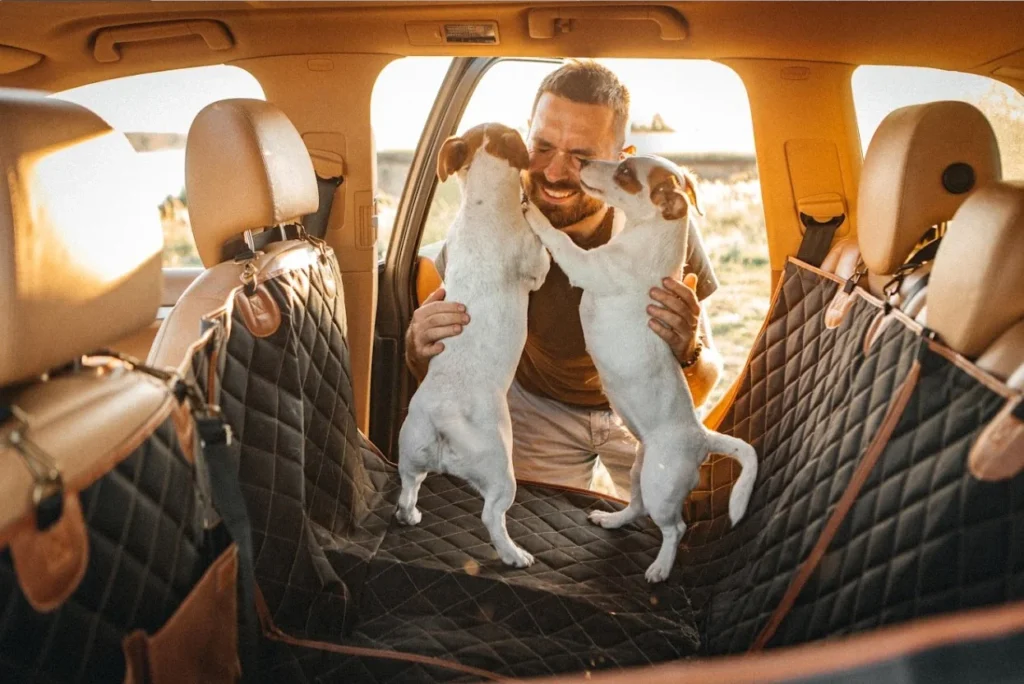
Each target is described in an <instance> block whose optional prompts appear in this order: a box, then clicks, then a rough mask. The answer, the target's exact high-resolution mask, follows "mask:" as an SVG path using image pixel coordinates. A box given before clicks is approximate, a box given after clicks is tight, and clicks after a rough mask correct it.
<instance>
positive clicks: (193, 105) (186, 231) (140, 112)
mask: <svg viewBox="0 0 1024 684" xmlns="http://www.w3.org/2000/svg"><path fill="white" fill-rule="evenodd" d="M52 97H56V98H60V99H62V100H68V101H70V102H75V103H77V104H80V105H82V106H84V107H88V108H89V109H91V110H92V111H94V112H96V113H97V114H99V115H100V116H101V117H103V119H105V120H106V121H107V123H109V124H110V125H111V126H112V127H113V128H114V129H116V130H118V131H121V132H122V133H124V134H125V135H126V136H127V137H128V139H129V141H131V143H132V145H133V146H134V147H135V149H136V150H137V151H138V152H139V153H140V162H141V164H140V165H141V168H142V173H143V179H142V180H143V187H144V192H146V193H147V194H148V196H149V197H150V199H151V201H152V203H153V211H157V212H159V214H160V222H161V224H162V225H163V230H164V254H163V265H164V267H165V268H183V267H201V266H202V262H201V261H200V259H199V254H198V253H197V252H196V246H195V242H194V241H193V239H192V227H191V224H190V223H189V218H188V197H187V196H186V193H185V137H186V135H187V134H188V129H189V126H191V125H192V120H193V119H194V118H195V116H196V114H198V113H199V111H200V110H201V109H202V108H203V107H205V106H207V105H208V104H211V103H213V102H216V101H217V100H223V99H227V98H243V97H244V98H251V99H260V100H263V99H266V98H265V96H264V93H263V88H261V87H260V84H259V81H257V80H256V78H255V77H254V76H253V75H252V74H250V73H249V72H247V71H245V70H243V69H240V68H238V67H233V66H224V65H215V66H204V67H194V68H189V69H176V70H173V71H162V72H159V73H154V74H139V75H136V76H127V77H124V78H117V79H112V80H109V81H102V82H99V83H92V84H89V85H86V86H82V87H79V88H74V89H72V90H65V91H63V92H59V93H55V94H53V95H52Z"/></svg>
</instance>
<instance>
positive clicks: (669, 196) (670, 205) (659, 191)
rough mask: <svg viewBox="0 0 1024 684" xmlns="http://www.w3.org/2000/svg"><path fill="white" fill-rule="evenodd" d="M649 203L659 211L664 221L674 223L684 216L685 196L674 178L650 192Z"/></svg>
mask: <svg viewBox="0 0 1024 684" xmlns="http://www.w3.org/2000/svg"><path fill="white" fill-rule="evenodd" d="M651 202H653V203H654V206H656V207H658V209H660V210H661V216H662V218H664V219H665V220H666V221H675V220H676V219H681V218H682V217H684V216H686V209H687V207H686V195H684V194H683V189H682V188H681V187H679V185H678V184H677V181H676V180H675V178H674V177H673V178H672V180H671V181H665V182H664V183H661V184H659V185H658V187H656V188H654V190H652V191H651Z"/></svg>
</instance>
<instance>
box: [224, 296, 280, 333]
mask: <svg viewBox="0 0 1024 684" xmlns="http://www.w3.org/2000/svg"><path fill="white" fill-rule="evenodd" d="M235 306H236V307H238V311H239V313H241V314H242V320H243V321H245V327H246V328H248V329H249V332H251V333H252V334H253V335H255V336H256V337H270V336H271V335H273V334H274V333H275V332H277V329H278V328H279V327H281V309H280V308H279V307H278V306H277V302H275V301H274V298H273V297H272V296H271V295H270V291H269V290H267V287H266V285H257V286H256V291H255V292H253V293H252V294H247V293H246V291H245V288H242V289H240V290H239V291H238V292H237V293H236V294H235Z"/></svg>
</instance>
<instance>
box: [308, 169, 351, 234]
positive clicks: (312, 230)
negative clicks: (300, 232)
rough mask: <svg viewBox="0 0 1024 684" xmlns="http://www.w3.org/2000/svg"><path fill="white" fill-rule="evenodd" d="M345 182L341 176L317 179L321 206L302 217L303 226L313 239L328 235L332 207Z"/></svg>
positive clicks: (318, 177)
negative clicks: (336, 194)
mask: <svg viewBox="0 0 1024 684" xmlns="http://www.w3.org/2000/svg"><path fill="white" fill-rule="evenodd" d="M344 180H345V179H344V178H342V177H341V176H335V177H333V178H321V177H320V176H317V177H316V189H317V194H318V195H319V196H320V204H319V205H318V206H317V210H316V211H315V212H313V213H312V214H306V215H305V216H303V217H302V225H304V226H305V227H306V230H307V231H308V232H309V234H310V235H312V236H313V237H317V238H322V237H323V236H324V235H326V234H327V224H328V223H329V222H330V218H331V207H332V206H333V205H334V193H335V191H336V190H337V189H338V187H339V186H340V185H341V184H342V183H343V182H344Z"/></svg>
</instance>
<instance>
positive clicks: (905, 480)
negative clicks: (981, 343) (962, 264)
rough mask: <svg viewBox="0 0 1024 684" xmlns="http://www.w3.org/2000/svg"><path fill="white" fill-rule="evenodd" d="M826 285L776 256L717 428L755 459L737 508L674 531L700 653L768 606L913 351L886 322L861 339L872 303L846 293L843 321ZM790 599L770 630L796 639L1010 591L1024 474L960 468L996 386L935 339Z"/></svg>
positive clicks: (1018, 557)
mask: <svg viewBox="0 0 1024 684" xmlns="http://www.w3.org/2000/svg"><path fill="white" fill-rule="evenodd" d="M838 288H839V284H838V283H837V282H835V281H834V280H831V279H829V278H827V277H824V276H822V275H820V274H818V273H816V272H814V271H812V270H810V269H805V268H803V267H801V266H799V265H797V264H795V263H790V264H788V265H787V267H786V271H785V273H784V275H783V281H782V283H781V290H780V291H779V297H778V298H777V299H776V301H775V303H774V305H773V307H772V310H771V311H770V312H769V317H768V320H769V323H768V325H767V327H766V330H765V331H764V333H763V334H762V335H761V336H760V337H759V339H758V340H757V342H756V343H755V345H754V349H753V351H752V353H751V359H750V362H749V364H748V367H747V369H746V371H745V373H746V375H745V377H744V380H743V383H742V386H741V388H740V390H739V392H738V393H737V396H736V398H735V401H734V403H733V405H732V407H731V408H730V410H729V411H728V413H727V414H726V416H725V417H724V420H723V422H722V424H721V425H720V427H719V429H720V430H722V431H723V432H726V433H729V434H733V435H735V436H737V437H740V438H742V439H745V440H747V441H749V442H750V443H751V444H753V445H754V446H755V448H756V449H757V452H758V454H759V455H760V458H761V461H760V467H759V471H758V478H757V483H756V485H755V487H754V493H753V497H752V499H751V503H750V506H749V508H748V511H747V516H746V518H745V519H744V520H742V521H741V522H740V524H739V525H738V526H737V528H736V529H734V530H731V531H729V532H727V533H724V534H722V532H721V531H720V530H719V529H714V528H722V527H723V523H725V522H726V521H723V520H720V519H719V520H711V521H702V522H700V523H698V524H696V525H695V526H694V529H693V530H692V531H691V533H690V534H689V535H688V537H687V539H686V540H685V544H686V546H685V548H684V549H683V551H682V553H681V554H680V556H681V560H680V563H681V566H682V568H683V572H684V585H685V586H686V587H687V588H688V589H689V590H690V591H691V597H692V600H693V602H694V607H695V609H696V610H697V612H698V616H699V627H700V632H701V636H702V641H703V644H702V645H703V649H704V650H705V652H706V653H708V654H721V653H729V652H740V651H744V650H746V649H747V648H749V647H750V646H751V645H752V643H753V642H754V640H755V638H756V636H757V635H758V633H759V632H760V631H761V630H762V629H763V628H764V626H765V624H766V623H767V621H768V618H769V616H770V615H771V613H772V611H773V610H774V609H775V608H776V606H778V604H779V602H780V600H781V599H782V597H783V595H784V593H785V591H786V589H787V587H788V586H789V584H790V582H791V581H792V579H793V577H794V575H795V574H796V571H797V570H798V568H799V566H800V564H801V563H802V562H803V561H804V559H806V558H807V556H808V555H809V553H810V551H811V549H812V547H813V546H814V544H815V542H816V541H817V539H818V537H819V535H820V533H821V530H822V528H823V526H824V524H825V522H826V521H827V520H828V518H829V516H830V515H831V513H832V511H833V510H834V508H835V504H836V503H837V501H838V500H839V498H840V497H841V496H842V494H843V492H844V491H845V489H846V487H847V485H848V484H849V482H850V477H851V475H852V473H853V471H854V469H855V468H856V466H857V464H858V463H859V462H860V460H861V458H862V457H863V455H864V453H865V451H866V449H867V446H868V444H869V443H870V441H871V440H872V438H873V437H874V435H875V433H876V431H877V430H878V427H879V425H880V423H881V421H882V419H883V417H884V415H885V413H886V411H887V410H888V409H889V405H890V402H892V400H893V397H894V395H895V393H896V389H897V387H898V386H899V385H900V383H902V381H903V380H904V379H905V378H906V377H907V374H908V372H909V370H910V367H911V365H912V363H913V361H914V359H915V358H916V357H917V356H918V355H919V354H921V353H922V351H921V350H922V348H923V347H925V343H924V341H923V339H922V338H921V336H920V335H919V334H917V333H916V332H914V331H912V330H911V329H909V328H908V327H906V326H905V325H903V324H901V323H900V322H899V321H890V323H889V324H888V325H887V326H886V327H884V328H883V329H882V332H881V334H880V337H879V339H877V340H876V341H875V342H874V344H872V345H871V347H870V348H869V349H868V350H867V351H865V350H864V338H865V335H866V333H867V332H868V327H869V326H870V325H871V323H872V321H873V320H874V319H875V318H876V317H877V316H878V315H879V311H880V309H879V307H877V306H876V305H874V304H873V303H872V302H869V301H867V300H866V299H862V298H858V299H857V300H856V301H855V304H854V305H853V307H852V309H851V310H850V311H849V313H848V314H847V316H846V318H845V319H844V321H843V323H842V325H841V326H840V327H838V328H836V329H827V328H826V327H825V325H824V310H825V308H826V307H827V305H828V303H829V302H830V301H831V299H832V297H833V296H834V294H835V293H836V291H837V289H838ZM923 358H925V359H927V362H926V364H925V367H924V369H925V372H923V374H922V377H921V380H920V381H919V383H918V386H917V388H916V389H915V391H914V393H913V395H912V396H911V399H910V403H909V405H908V406H907V407H906V409H905V410H904V412H903V414H902V418H901V419H900V422H899V423H898V425H897V428H896V430H895V432H894V434H893V436H892V438H891V440H890V442H889V443H888V446H887V448H886V450H885V452H884V453H883V455H882V457H881V460H880V461H879V463H878V464H877V465H876V467H875V470H874V471H872V476H871V479H870V480H869V481H868V485H867V486H866V487H865V488H864V490H863V491H862V492H861V494H860V497H859V499H858V501H857V503H856V505H855V507H854V509H853V510H852V511H851V513H850V515H849V516H848V518H847V519H846V522H845V523H844V525H843V528H842V529H841V530H840V534H839V535H838V536H837V538H836V539H834V540H833V542H832V546H831V547H830V549H832V551H830V552H829V554H827V555H826V557H825V559H824V560H823V562H822V563H821V565H820V567H819V569H818V572H817V573H816V574H815V575H814V577H813V579H812V582H811V583H810V584H809V585H808V586H807V587H806V588H805V589H804V591H803V593H802V594H801V595H800V600H799V601H798V606H797V608H796V609H795V610H794V611H793V612H792V613H791V614H790V615H789V617H788V618H787V619H786V621H785V622H784V624H783V629H781V630H780V631H779V633H777V634H776V637H775V639H774V640H773V641H772V642H770V643H771V645H778V644H783V643H800V642H803V641H807V640H809V639H814V638H822V637H826V636H832V635H835V634H841V633H845V632H849V631H855V630H857V629H864V628H869V627H873V626H876V625H879V624H884V623H890V622H898V621H902V620H907V619H910V618H912V617H916V616H918V615H924V614H928V613H934V612H944V611H950V610H957V609H962V608H968V607H973V606H980V605H986V604H989V603H994V602H1000V601H1006V600H1009V599H1011V598H1015V597H1020V596H1021V595H1022V579H1021V578H1022V573H1024V549H1022V547H1021V545H1020V543H1019V541H1014V540H1020V539H1024V534H1022V533H1024V489H1022V484H1024V479H1022V478H1021V477H1018V478H1017V480H1015V481H1014V482H1012V483H1002V484H998V485H993V484H983V483H980V482H977V481H974V480H973V479H972V478H971V477H970V476H969V475H967V474H966V471H965V469H966V461H967V452H968V449H969V447H970V445H971V443H972V442H973V439H974V438H975V437H976V436H977V433H978V432H979V431H980V429H981V428H982V427H983V426H984V425H985V423H986V422H987V421H988V420H989V419H990V418H991V417H992V416H994V415H995V412H996V411H998V409H999V408H1000V406H1001V405H1002V401H1003V399H1002V398H1001V397H999V396H998V395H996V394H995V393H994V392H992V391H991V390H989V389H987V388H986V387H985V386H984V385H983V384H982V383H980V382H979V381H977V380H975V379H973V378H971V377H969V376H968V375H967V374H966V373H964V372H963V371H961V370H959V369H957V368H956V367H955V366H953V364H951V363H950V362H948V361H946V360H945V359H942V358H940V357H939V356H937V355H936V354H934V353H931V352H925V353H924V357H923Z"/></svg>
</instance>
